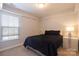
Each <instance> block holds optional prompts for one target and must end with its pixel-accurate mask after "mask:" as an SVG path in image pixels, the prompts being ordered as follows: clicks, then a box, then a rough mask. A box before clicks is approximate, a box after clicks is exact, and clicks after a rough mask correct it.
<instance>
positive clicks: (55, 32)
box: [45, 30, 60, 35]
mask: <svg viewBox="0 0 79 59" xmlns="http://www.w3.org/2000/svg"><path fill="white" fill-rule="evenodd" d="M45 35H60V31H59V30H49V31H45Z"/></svg>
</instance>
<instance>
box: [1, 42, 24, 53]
mask: <svg viewBox="0 0 79 59" xmlns="http://www.w3.org/2000/svg"><path fill="white" fill-rule="evenodd" d="M21 45H23V43H20V44H16V45H13V46H10V47H6V48H2V49H0V52H1V51H5V50H8V49H11V48H15V47H18V46H21Z"/></svg>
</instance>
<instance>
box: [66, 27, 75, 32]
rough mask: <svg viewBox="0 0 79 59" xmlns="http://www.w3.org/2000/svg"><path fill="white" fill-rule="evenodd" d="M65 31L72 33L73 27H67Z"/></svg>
mask: <svg viewBox="0 0 79 59" xmlns="http://www.w3.org/2000/svg"><path fill="white" fill-rule="evenodd" d="M66 31H68V32H72V31H74V27H73V26H68V27H66Z"/></svg>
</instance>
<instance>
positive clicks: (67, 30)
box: [66, 26, 74, 48]
mask: <svg viewBox="0 0 79 59" xmlns="http://www.w3.org/2000/svg"><path fill="white" fill-rule="evenodd" d="M66 32H67V33H68V34H67V35H68V39H69V40H68V44H69V48H71V37H72V33H73V32H74V26H67V27H66Z"/></svg>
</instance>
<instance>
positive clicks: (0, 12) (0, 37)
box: [0, 11, 20, 41]
mask: <svg viewBox="0 0 79 59" xmlns="http://www.w3.org/2000/svg"><path fill="white" fill-rule="evenodd" d="M2 15H10V16H14V17H18V22H19V23H18V25H19V26H16V27H15V26H14V27H12V26H2V23H1V20H2V18H1V17H2ZM3 28H17V29H18V34H14V35H3ZM0 33H1V34H0V41H8V40H3V39H2V38H3V37H9V36H18V39H19V36H20V17H19V16H18V15H15V14H12V13H9V12H5V11H0ZM11 40H15V39H11Z"/></svg>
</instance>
